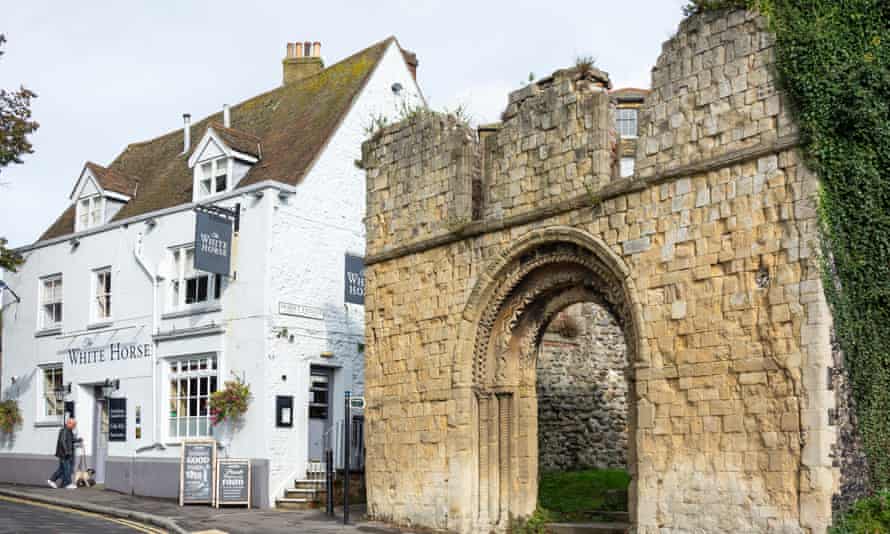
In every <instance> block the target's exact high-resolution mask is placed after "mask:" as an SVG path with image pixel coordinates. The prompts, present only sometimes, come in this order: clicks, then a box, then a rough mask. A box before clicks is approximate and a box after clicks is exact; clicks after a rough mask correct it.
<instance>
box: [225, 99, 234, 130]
mask: <svg viewBox="0 0 890 534" xmlns="http://www.w3.org/2000/svg"><path fill="white" fill-rule="evenodd" d="M223 126H225V127H226V128H231V127H232V112H231V111H230V110H229V105H228V104H223Z"/></svg>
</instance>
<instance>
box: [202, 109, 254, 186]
mask: <svg viewBox="0 0 890 534" xmlns="http://www.w3.org/2000/svg"><path fill="white" fill-rule="evenodd" d="M259 159H260V140H259V138H257V137H256V136H253V135H250V134H247V133H244V132H240V131H238V130H234V129H232V128H227V127H225V126H223V125H221V124H215V123H212V124H210V125H208V126H207V130H206V131H205V132H204V135H203V136H202V137H201V140H200V141H199V142H198V144H197V145H195V149H194V151H193V152H192V154H191V156H189V160H188V165H189V168H191V169H192V171H193V173H194V184H193V187H192V201H193V202H200V201H202V200H204V199H205V198H209V197H212V196H214V195H220V194H222V193H226V192H228V191H231V190H232V189H234V188H235V187H236V186H237V185H238V182H239V181H240V180H241V179H242V178H243V177H244V176H245V175H246V174H247V172H248V171H249V170H250V167H251V165H253V164H254V163H256V162H257V161H259Z"/></svg>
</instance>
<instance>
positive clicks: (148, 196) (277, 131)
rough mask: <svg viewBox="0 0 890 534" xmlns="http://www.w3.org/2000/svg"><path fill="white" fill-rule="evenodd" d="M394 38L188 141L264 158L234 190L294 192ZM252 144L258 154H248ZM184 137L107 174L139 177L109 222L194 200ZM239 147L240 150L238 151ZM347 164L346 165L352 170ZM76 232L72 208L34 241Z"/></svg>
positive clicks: (160, 142)
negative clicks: (212, 138) (263, 186)
mask: <svg viewBox="0 0 890 534" xmlns="http://www.w3.org/2000/svg"><path fill="white" fill-rule="evenodd" d="M394 42H395V38H394V37H390V38H388V39H385V40H383V41H381V42H379V43H377V44H375V45H372V46H370V47H368V48H366V49H364V50H362V51H360V52H358V53H356V54H354V55H352V56H350V57H348V58H346V59H344V60H342V61H340V62H339V63H336V64H334V65H332V66H330V67H328V68H326V69H324V70H322V71H321V72H319V73H318V74H314V75H312V76H309V77H307V78H304V79H302V80H299V81H297V82H293V83H291V84H288V85H284V86H282V87H279V88H277V89H273V90H271V91H269V92H266V93H263V94H261V95H258V96H255V97H253V98H251V99H249V100H246V101H244V102H242V103H240V104H237V105H234V106H232V108H231V128H223V127H222V126H219V125H221V124H222V113H221V112H220V113H216V114H213V115H211V116H209V117H205V118H204V119H202V120H200V121H198V122H196V123H193V124H192V132H191V135H192V139H201V138H202V137H203V136H204V132H205V131H206V130H207V127H208V126H209V125H211V124H213V123H215V126H214V129H216V127H217V126H219V128H220V130H217V131H218V132H219V133H220V135H221V137H222V136H225V138H226V139H225V140H226V142H227V143H228V142H230V141H231V142H232V143H237V146H232V148H235V149H236V150H239V151H243V152H246V153H248V154H251V155H254V154H252V152H258V151H259V149H261V150H262V154H261V156H262V158H261V159H260V161H259V162H258V163H256V164H254V165H253V166H252V167H251V169H250V171H249V172H248V173H247V175H246V176H245V177H244V178H242V179H241V181H240V182H239V184H238V185H239V186H245V185H249V184H253V183H258V182H262V181H264V180H277V181H279V182H283V183H286V184H290V185H296V184H298V183H299V182H300V181H301V180H302V179H303V177H304V176H305V175H306V173H307V172H308V171H309V169H310V168H311V167H312V164H313V162H314V161H315V158H316V157H317V156H318V155H319V154H320V153H321V151H322V149H323V148H324V147H325V145H326V144H327V142H328V139H329V138H330V137H331V136H332V135H333V133H334V132H335V131H336V129H337V127H338V126H339V124H340V122H341V120H342V119H343V118H344V117H345V116H346V114H347V113H348V112H349V110H350V108H351V107H352V103H353V102H354V100H355V99H356V98H357V97H358V95H359V94H360V93H361V90H362V89H363V88H364V86H365V83H366V82H367V81H368V79H369V78H370V76H371V74H372V73H373V71H374V68H375V67H376V66H377V64H378V62H379V61H380V59H381V58H382V57H383V54H384V52H385V51H386V49H387V48H388V47H389V45H390V44H392V43H394ZM255 141H258V142H259V145H260V147H258V148H255V149H253V150H252V151H251V150H247V146H246V145H247V144H251V143H253V142H255ZM182 147H183V131H182V130H181V129H180V130H176V131H173V132H170V133H168V134H166V135H163V136H161V137H157V138H155V139H152V140H150V141H144V142H141V143H134V144H131V145H129V146H128V147H127V148H126V149H124V151H123V152H122V153H121V154H120V155H118V157H117V158H116V159H115V160H114V161H113V162H112V163H111V165H109V166H108V169H109V170H111V171H112V172H114V173H116V174H117V175H120V176H138V177H139V191H138V194H137V195H136V196H135V198H133V199H132V200H130V202H128V203H127V204H126V205H125V206H124V207H123V208H122V209H121V210H120V211H119V212H118V213H117V215H115V217H114V219H112V220H120V219H125V218H128V217H133V216H136V215H142V214H144V213H148V212H152V211H155V210H159V209H164V208H168V207H172V206H177V205H180V204H185V203H188V202H191V200H192V171H191V169H189V167H188V162H187V161H188V156H189V154H183V153H182ZM239 147H240V148H239ZM350 164H351V162H350ZM73 231H74V206H73V205H72V206H69V207H68V209H67V210H66V211H65V212H63V213H62V214H61V215H60V216H59V218H58V219H56V221H55V222H54V223H53V224H52V225H51V226H50V227H49V229H47V230H46V232H44V233H43V235H42V236H40V239H39V240H41V241H42V240H44V239H51V238H54V237H59V236H63V235H65V234H68V233H71V232H73Z"/></svg>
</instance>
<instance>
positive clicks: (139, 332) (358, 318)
mask: <svg viewBox="0 0 890 534" xmlns="http://www.w3.org/2000/svg"><path fill="white" fill-rule="evenodd" d="M394 83H399V84H400V85H401V86H402V87H403V91H402V95H404V96H397V95H395V94H394V93H393V91H392V85H393V84H394ZM402 98H408V99H409V101H412V102H417V101H419V100H418V95H417V86H416V84H415V83H414V81H413V79H412V77H411V74H410V72H409V71H408V69H407V67H406V66H405V64H404V61H403V60H402V57H401V53H400V51H399V49H398V47H397V46H395V45H394V44H393V45H391V46H390V47H389V49H388V50H387V51H386V53H385V55H384V57H383V58H382V59H381V62H380V63H379V64H378V66H377V68H376V70H375V72H374V74H373V75H372V76H371V79H370V80H369V81H368V83H367V86H366V88H365V90H364V91H363V92H362V93H361V94H360V96H359V97H358V98H357V100H356V102H355V104H354V106H353V108H352V110H351V111H350V112H349V114H348V115H347V116H346V117H345V118H344V121H343V123H342V124H341V126H340V128H339V129H338V131H337V132H336V133H335V134H334V136H333V138H332V139H331V140H330V142H329V144H328V145H327V146H326V147H325V149H324V150H323V151H322V153H321V154H320V156H319V158H318V159H317V161H316V162H315V165H314V166H313V168H312V170H311V171H310V173H309V174H308V175H307V176H306V177H305V179H304V180H303V182H302V183H300V184H299V185H298V186H297V187H296V193H295V194H290V195H287V196H286V198H284V199H282V198H280V197H279V194H278V190H277V189H275V188H271V187H270V188H266V189H265V190H264V194H263V195H262V197H260V198H257V196H256V195H254V194H253V193H248V194H241V195H237V196H236V197H235V198H232V199H229V200H225V201H222V202H220V205H224V206H227V207H231V206H233V205H234V204H235V203H236V202H240V203H241V231H240V239H239V240H238V244H237V248H235V249H234V256H235V258H234V264H233V265H234V267H233V268H234V270H235V271H236V272H237V277H236V278H235V279H233V280H229V281H228V282H227V284H226V288H225V291H224V292H223V297H222V300H221V303H220V304H221V306H220V308H221V309H219V310H217V311H210V312H206V313H199V314H192V315H184V316H182V315H180V316H174V317H172V318H162V319H159V326H160V331H161V332H170V331H172V330H174V329H175V330H179V331H182V330H184V329H190V328H199V327H204V326H210V325H222V326H223V327H224V329H225V332H224V333H223V334H214V335H206V336H199V337H195V336H192V337H186V338H181V339H176V340H170V341H161V342H158V343H157V345H156V359H157V362H158V363H157V366H156V384H155V385H156V391H157V393H156V395H157V396H156V398H155V399H154V401H153V396H152V379H151V376H152V373H151V362H150V361H149V362H145V361H138V362H131V364H127V365H123V366H119V367H111V366H110V365H109V362H105V364H104V366H99V365H98V364H94V365H92V366H84V367H82V368H77V369H75V368H70V369H69V368H67V367H66V369H65V371H66V372H65V376H64V381H65V382H66V383H68V382H72V383H73V386H72V388H73V390H72V394H71V395H70V396H69V397H68V400H74V401H75V402H76V403H77V405H76V410H77V417H78V421H79V431H80V432H79V433H80V435H81V436H83V437H84V438H85V441H86V449H87V451H88V452H89V451H91V450H92V425H93V421H92V405H93V402H92V401H93V397H92V389H91V387H90V386H87V385H84V384H83V383H85V382H91V383H92V382H96V381H100V380H103V379H104V378H106V377H107V378H119V379H120V380H121V387H120V391H118V392H117V393H116V394H115V396H120V397H126V398H127V413H128V422H127V441H125V442H115V443H109V449H108V455H109V456H133V457H136V458H155V457H168V458H178V457H179V455H180V447H179V446H178V445H177V444H176V440H172V439H169V438H168V436H167V435H166V428H167V413H168V398H167V395H168V389H169V386H168V384H169V382H168V380H167V367H168V365H167V363H168V360H167V358H170V357H176V356H181V355H189V354H197V353H209V352H213V353H217V356H218V361H219V380H220V384H221V383H222V382H224V381H225V380H228V379H231V378H232V376H233V375H232V374H231V373H233V372H234V373H236V374H237V375H238V376H242V377H244V378H245V379H246V381H247V382H248V383H249V384H250V386H251V389H252V391H253V400H252V402H251V404H250V407H249V410H248V413H247V416H246V417H245V419H244V425H243V427H242V428H240V429H239V430H238V431H237V432H236V433H235V434H234V436H233V439H232V441H231V446H230V449H229V450H228V451H223V452H222V454H223V455H226V454H227V455H229V456H233V457H249V458H268V459H269V460H270V477H271V480H270V486H269V489H270V495H271V496H272V497H273V499H274V497H276V496H280V495H281V492H282V491H283V488H284V487H286V486H287V485H289V484H290V481H292V480H293V478H294V477H302V475H303V474H304V473H305V469H306V459H307V454H308V452H307V449H308V447H307V445H308V436H307V427H308V390H309V367H310V365H312V364H320V365H327V366H331V367H334V368H335V375H334V378H335V385H336V387H335V388H334V390H333V402H332V405H333V411H334V414H333V419H334V420H335V421H336V420H342V418H343V402H342V399H343V392H344V390H345V389H346V388H349V389H351V390H352V391H354V392H355V394H361V392H362V390H363V382H364V361H363V357H362V354H361V353H360V352H359V344H362V343H363V342H364V337H363V336H364V329H363V316H364V314H363V310H362V307H361V306H356V305H346V304H344V287H343V279H344V255H345V254H346V253H347V252H348V253H351V254H355V255H357V256H364V252H365V233H364V223H363V218H364V215H365V183H364V173H363V172H362V171H361V170H360V169H358V168H357V167H356V166H355V163H354V162H355V161H356V160H359V159H360V158H361V143H362V141H363V140H364V138H365V137H366V133H365V128H366V127H367V126H368V125H369V124H370V122H371V117H372V116H374V115H379V114H386V115H388V116H390V117H393V118H396V117H397V116H398V112H399V110H400V108H401V100H402ZM194 219H195V216H194V213H193V212H192V211H191V209H186V210H183V211H177V212H175V213H170V214H165V215H158V216H156V217H155V220H156V225H155V226H154V227H153V228H150V227H149V226H148V225H146V224H145V222H135V223H133V224H130V225H129V226H127V227H118V228H113V229H109V230H106V231H101V232H98V233H92V234H89V233H87V234H88V235H83V236H81V237H80V244H79V245H78V247H77V248H76V249H73V250H72V247H71V246H70V245H69V243H68V242H67V241H62V242H59V243H56V244H52V245H48V246H42V247H40V248H36V249H33V250H31V251H29V252H26V254H25V256H26V260H27V261H26V262H25V264H24V265H23V266H22V267H21V269H20V271H19V272H18V273H6V274H5V280H6V282H7V283H8V284H9V285H10V287H12V288H13V289H14V290H15V291H16V292H17V293H18V294H19V295H20V296H21V299H22V302H21V303H19V304H14V303H11V302H10V300H9V296H8V293H7V294H6V297H5V298H6V300H5V301H4V304H7V305H6V307H5V308H4V311H3V329H4V331H3V339H4V355H3V356H4V362H3V364H4V365H3V380H4V382H3V383H2V385H0V390H2V395H3V397H4V398H6V397H10V396H12V397H16V398H18V399H19V402H20V406H21V408H22V411H23V415H24V419H25V424H24V426H23V427H22V428H21V429H20V430H19V431H18V432H16V433H15V439H14V440H10V439H2V440H0V455H2V454H4V453H22V454H43V455H52V454H53V452H54V447H55V436H56V433H57V431H58V427H57V426H38V425H35V417H36V412H37V409H38V406H39V404H38V398H37V395H38V390H39V388H38V387H37V385H38V382H37V381H38V380H42V376H39V375H37V369H38V367H37V366H38V365H40V364H51V363H61V362H62V361H63V358H64V357H65V351H66V350H67V349H68V348H70V347H71V346H73V345H78V344H82V342H83V340H84V337H85V336H89V337H90V338H93V339H99V340H100V341H99V342H100V343H104V342H106V341H108V340H116V341H130V340H133V341H137V342H139V343H148V344H152V343H153V341H152V336H151V329H152V284H151V282H150V280H149V277H148V276H147V275H146V273H145V272H144V271H143V270H142V268H141V267H140V266H139V264H138V263H137V262H136V259H135V256H134V247H135V243H136V239H137V235H138V234H140V233H142V234H144V240H143V250H144V252H143V254H144V257H145V258H146V261H147V263H148V264H149V268H150V269H151V270H152V271H154V272H157V273H161V274H163V275H165V276H168V277H169V273H170V266H169V258H170V256H169V249H170V247H175V246H178V245H185V244H188V243H191V242H193V240H194V231H195V230H194ZM233 248H234V247H233ZM104 266H111V268H112V272H113V292H112V302H113V304H112V308H113V317H112V319H113V321H112V324H111V325H110V328H112V329H114V331H110V330H109V329H108V327H106V328H105V329H97V330H89V331H88V330H87V326H88V324H89V311H88V310H89V303H90V298H91V291H92V276H93V269H96V268H99V267H104ZM53 273H62V275H63V291H64V298H63V303H64V308H63V309H64V312H63V314H64V317H63V324H62V332H61V334H56V335H50V336H45V337H35V331H36V330H37V324H38V321H37V313H38V309H39V306H38V301H39V292H38V288H39V283H40V282H39V279H40V277H43V276H46V275H49V274H53ZM169 294H170V287H169V280H165V281H163V282H162V283H161V284H160V286H159V292H158V306H159V310H158V315H159V317H163V314H166V313H167V312H170V311H171V310H170V308H169V305H168V302H169V300H170V299H169ZM280 301H285V302H290V303H296V304H303V305H310V306H314V307H317V308H321V309H322V310H323V311H324V319H323V320H318V319H307V318H301V317H292V316H285V315H280V314H279V313H278V304H279V302H280ZM118 329H121V330H118ZM283 329H287V331H288V333H289V335H288V336H286V337H282V336H280V334H281V333H282V332H283ZM291 335H292V336H293V342H292V341H291V339H290V336H291ZM323 352H330V353H332V354H333V357H331V358H323V357H322V356H321V354H322V353H323ZM10 376H17V377H19V379H18V381H17V383H16V385H15V387H10V386H11V382H10V380H9V378H8V377H10ZM283 377H284V378H283ZM276 395H291V396H293V397H294V411H295V413H294V423H293V426H292V427H291V428H281V429H278V428H276V427H275V413H274V407H275V396H276ZM136 406H140V408H141V412H142V437H141V438H140V439H138V440H137V439H135V434H134V428H135V421H134V414H135V407H136ZM156 410H158V413H157V425H156V426H155V424H153V422H154V421H155V416H156V414H155V411H156ZM155 442H160V443H162V444H163V445H164V446H165V447H166V448H165V449H164V450H160V449H157V448H156V449H151V450H147V451H144V452H140V453H137V452H136V450H137V449H139V448H141V447H147V446H149V445H152V444H153V443H155Z"/></svg>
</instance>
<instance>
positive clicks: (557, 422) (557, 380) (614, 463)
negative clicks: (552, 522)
mask: <svg viewBox="0 0 890 534" xmlns="http://www.w3.org/2000/svg"><path fill="white" fill-rule="evenodd" d="M542 332H543V333H542V335H541V340H540V344H539V348H538V355H537V362H536V366H535V378H536V380H535V383H536V390H537V403H538V471H539V473H540V474H541V482H542V483H544V482H546V481H549V482H550V484H549V485H550V486H551V490H554V489H555V488H552V486H553V485H554V484H557V483H559V482H560V481H567V480H571V478H572V477H573V476H605V474H604V473H601V472H602V471H603V470H626V469H627V438H628V430H627V420H628V406H630V402H629V401H630V399H629V397H628V395H629V393H630V391H629V388H628V382H629V381H628V378H627V376H628V374H629V371H630V365H629V361H628V359H627V343H626V340H625V339H624V330H623V328H622V326H621V324H620V322H619V321H618V319H617V317H616V316H615V314H614V312H612V310H610V309H609V306H608V304H607V303H605V302H602V301H601V300H599V299H592V300H590V301H584V302H579V303H576V304H572V305H570V306H568V307H566V308H565V309H564V310H562V311H560V312H559V313H557V314H556V315H555V316H554V318H553V319H552V320H551V321H550V323H549V324H548V325H546V326H545V327H544V328H543V330H542ZM538 493H539V498H540V499H541V500H542V502H541V504H542V505H544V507H545V508H552V505H555V504H556V503H551V506H548V503H545V502H544V501H543V499H544V498H545V496H547V497H549V498H550V500H551V501H552V500H555V499H554V497H556V496H555V495H553V494H552V493H553V491H550V492H545V491H544V488H539V491H538ZM609 497H610V499H609V502H608V503H607V505H608V507H614V506H616V505H617V504H618V502H617V497H619V495H609ZM623 505H624V506H626V503H623Z"/></svg>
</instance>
